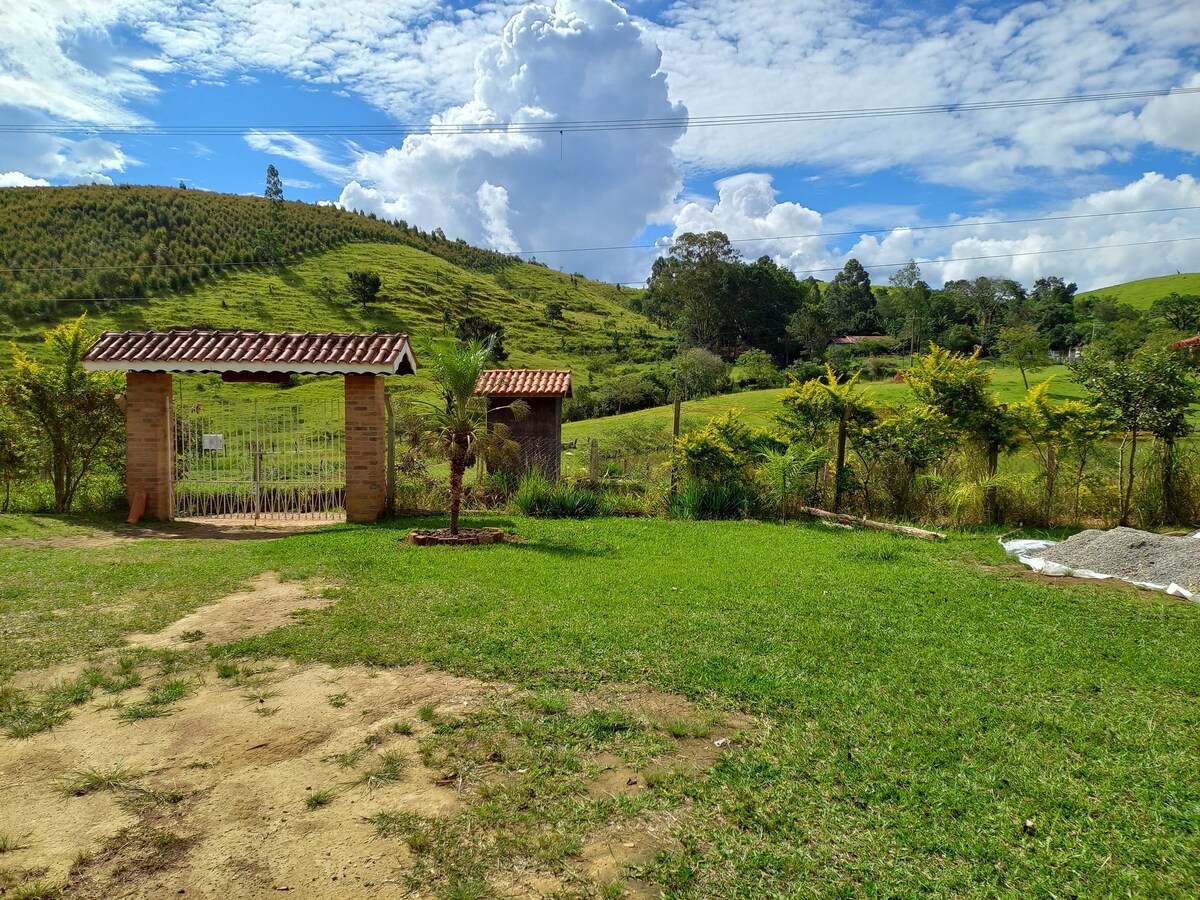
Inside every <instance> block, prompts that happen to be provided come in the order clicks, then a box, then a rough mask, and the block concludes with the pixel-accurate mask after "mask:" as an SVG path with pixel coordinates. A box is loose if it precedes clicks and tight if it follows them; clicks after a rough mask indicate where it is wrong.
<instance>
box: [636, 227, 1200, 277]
mask: <svg viewBox="0 0 1200 900" xmlns="http://www.w3.org/2000/svg"><path fill="white" fill-rule="evenodd" d="M1185 241H1200V235H1196V236H1194V237H1181V238H1161V239H1159V240H1155V241H1130V242H1129V243H1124V244H1097V245H1095V246H1093V247H1056V248H1053V249H1049V250H1018V251H1016V252H1013V253H991V254H986V255H982V256H951V257H948V258H946V259H925V260H917V262H918V263H919V264H920V265H924V266H944V265H947V264H949V263H957V262H979V261H981V260H987V259H1016V258H1017V257H1019V256H1044V255H1046V254H1050V253H1088V252H1091V251H1094V250H1119V249H1120V248H1122V247H1149V246H1152V245H1154V244H1178V243H1183V242H1185ZM910 262H912V260H909V259H906V260H904V261H903V262H887V263H877V262H873V263H866V264H865V265H864V266H863V268H866V269H903V268H904V267H905V266H907V265H908V264H909V263H910ZM843 268H844V267H843V266H824V267H822V268H819V269H792V270H791V272H792V274H793V275H817V274H819V273H821V272H840V271H842V269H843ZM619 283H620V284H623V285H626V286H631V285H639V284H644V283H645V282H642V281H622V282H619Z"/></svg>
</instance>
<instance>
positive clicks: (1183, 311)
mask: <svg viewBox="0 0 1200 900" xmlns="http://www.w3.org/2000/svg"><path fill="white" fill-rule="evenodd" d="M632 305H633V306H634V308H635V309H637V310H638V311H640V312H642V313H644V314H645V315H647V316H649V317H650V318H651V319H654V320H656V321H658V322H660V323H662V324H663V325H666V326H668V327H671V328H673V329H674V330H675V332H676V334H677V336H678V341H679V345H680V347H682V348H688V347H699V348H703V349H706V350H709V351H711V352H713V353H716V354H719V355H721V356H723V357H725V358H727V359H732V358H734V357H735V356H737V355H739V354H740V353H742V352H744V351H745V350H747V349H750V348H757V349H760V350H764V351H766V352H768V353H770V354H771V356H772V357H773V358H774V359H775V360H776V362H777V363H780V364H784V365H786V364H788V363H790V362H792V361H794V360H796V359H807V360H822V359H824V358H825V355H826V352H827V350H828V348H829V346H830V344H831V342H832V341H833V340H834V339H835V338H838V337H843V336H847V335H878V336H883V337H886V338H888V339H890V340H891V341H892V342H893V345H894V346H895V347H896V349H898V350H905V351H907V352H909V353H917V352H920V351H922V350H923V349H924V348H925V347H927V346H928V344H929V343H931V342H932V343H935V344H937V345H938V346H940V347H944V348H946V349H948V350H951V351H953V352H960V353H970V352H972V351H973V350H974V349H975V348H977V347H978V348H980V351H981V353H982V355H983V356H985V357H988V356H992V357H997V356H1001V355H1005V356H1007V357H1009V358H1011V359H1013V360H1014V361H1026V362H1035V361H1038V360H1040V359H1043V358H1044V359H1048V358H1049V355H1050V353H1051V352H1054V353H1058V354H1066V353H1068V352H1069V351H1070V350H1071V349H1072V348H1074V347H1077V346H1079V345H1080V344H1084V343H1090V344H1095V345H1097V346H1098V347H1102V348H1104V349H1105V350H1106V352H1108V353H1109V354H1110V355H1112V356H1115V357H1119V358H1126V357H1128V356H1129V355H1130V354H1131V353H1132V352H1133V351H1134V350H1135V349H1137V348H1138V347H1140V346H1141V345H1142V344H1143V343H1145V341H1146V339H1147V338H1148V337H1149V335H1150V334H1151V333H1152V332H1153V331H1155V330H1157V329H1164V330H1169V331H1172V332H1177V333H1184V334H1194V333H1196V332H1197V331H1200V297H1195V296H1179V295H1176V294H1172V295H1170V296H1167V297H1163V298H1161V299H1160V300H1158V301H1156V302H1155V303H1154V305H1153V306H1152V307H1151V308H1150V310H1149V311H1147V312H1142V311H1139V310H1137V309H1135V308H1134V307H1132V306H1129V305H1128V304H1123V303H1120V302H1118V301H1117V300H1115V299H1114V298H1112V297H1105V296H1083V297H1081V296H1078V295H1077V287H1076V285H1075V284H1074V283H1072V282H1068V281H1066V280H1064V279H1063V278H1061V277H1059V276H1047V277H1044V278H1039V279H1037V280H1036V281H1035V282H1034V283H1033V285H1032V287H1031V288H1029V289H1026V288H1025V287H1024V286H1023V285H1021V284H1020V283H1019V282H1017V281H1015V280H1013V279H1010V278H998V277H990V276H980V277H977V278H972V279H959V280H952V281H948V282H946V283H945V284H944V285H943V286H942V287H941V288H936V289H935V288H932V287H931V286H930V285H929V284H928V283H927V282H926V281H925V280H924V279H923V278H922V277H921V270H920V267H919V266H918V265H917V263H916V262H913V261H910V262H909V263H908V265H906V266H904V267H903V268H902V269H900V270H899V271H898V272H896V273H895V274H894V275H893V276H892V277H891V278H890V279H889V280H888V284H887V285H886V286H878V285H873V284H872V283H871V277H870V275H869V274H868V272H867V271H866V269H865V268H864V267H863V266H862V264H861V263H859V261H858V260H856V259H850V260H849V261H847V262H846V264H845V266H844V267H843V269H842V271H840V272H838V273H837V274H836V275H835V276H834V278H833V279H832V280H831V281H830V282H829V283H828V284H826V285H822V284H821V283H819V282H818V281H817V280H816V279H814V278H812V277H809V278H806V279H800V278H798V277H797V276H796V275H795V274H794V273H792V272H791V271H790V270H788V269H786V268H784V267H782V266H779V265H777V264H776V263H775V262H774V261H772V260H771V259H770V258H769V257H767V256H762V257H759V258H758V259H756V260H754V261H753V262H747V261H745V260H743V259H742V258H741V255H740V254H739V253H738V251H737V250H736V249H735V248H734V247H733V246H732V245H731V244H730V242H729V238H728V237H727V236H726V235H724V234H723V233H721V232H719V231H710V232H707V233H705V234H691V233H689V234H684V235H682V236H680V237H679V238H678V239H677V240H676V242H675V244H674V246H673V247H672V248H671V252H670V253H669V254H667V255H665V256H662V257H659V258H658V259H657V260H655V262H654V265H653V268H652V270H651V273H650V278H649V279H648V281H647V289H646V291H645V292H644V293H643V294H641V295H640V296H638V297H636V298H634V300H633V301H632ZM1014 329H1015V330H1014Z"/></svg>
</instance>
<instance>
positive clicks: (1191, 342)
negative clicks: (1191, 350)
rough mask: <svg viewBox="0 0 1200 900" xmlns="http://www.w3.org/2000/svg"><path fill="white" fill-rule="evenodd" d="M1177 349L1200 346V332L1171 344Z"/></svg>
mask: <svg viewBox="0 0 1200 900" xmlns="http://www.w3.org/2000/svg"><path fill="white" fill-rule="evenodd" d="M1171 346H1172V347H1173V348H1174V349H1176V350H1184V349H1186V348H1188V347H1200V334H1198V335H1196V336H1195V337H1190V338H1185V339H1184V340H1182V341H1179V342H1178V343H1175V344H1172V345H1171Z"/></svg>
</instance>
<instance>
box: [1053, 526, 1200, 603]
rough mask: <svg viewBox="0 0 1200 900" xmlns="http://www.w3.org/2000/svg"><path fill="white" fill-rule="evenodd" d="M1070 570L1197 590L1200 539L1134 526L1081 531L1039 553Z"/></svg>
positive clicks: (1199, 581)
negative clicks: (1154, 532)
mask: <svg viewBox="0 0 1200 900" xmlns="http://www.w3.org/2000/svg"><path fill="white" fill-rule="evenodd" d="M1040 555H1041V556H1042V557H1043V558H1045V559H1047V560H1049V561H1050V562H1056V563H1059V564H1061V565H1064V566H1070V567H1071V568H1072V569H1088V570H1090V571H1092V572H1101V573H1104V574H1107V575H1116V576H1117V577H1118V578H1124V579H1126V580H1128V581H1142V582H1149V583H1151V584H1162V585H1166V584H1170V583H1171V582H1172V581H1173V582H1175V583H1176V584H1178V585H1179V586H1181V587H1183V588H1186V589H1187V590H1188V591H1191V592H1192V593H1195V592H1197V591H1200V540H1197V539H1196V538H1193V537H1171V536H1169V535H1163V534H1151V533H1150V532H1148V531H1138V530H1137V529H1136V528H1112V529H1109V530H1108V531H1081V532H1080V533H1079V534H1077V535H1075V536H1074V537H1070V538H1067V540H1065V541H1063V542H1062V543H1060V544H1055V545H1054V546H1053V547H1050V548H1049V549H1048V550H1046V551H1045V552H1043V553H1042V554H1040Z"/></svg>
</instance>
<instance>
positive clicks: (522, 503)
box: [512, 469, 604, 519]
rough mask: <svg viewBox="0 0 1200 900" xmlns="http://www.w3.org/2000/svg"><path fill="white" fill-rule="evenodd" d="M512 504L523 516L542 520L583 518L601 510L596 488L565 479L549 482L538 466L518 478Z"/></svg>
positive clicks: (601, 502) (601, 501) (596, 513)
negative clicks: (519, 480) (555, 482)
mask: <svg viewBox="0 0 1200 900" xmlns="http://www.w3.org/2000/svg"><path fill="white" fill-rule="evenodd" d="M512 505H513V506H514V507H516V508H517V509H518V510H519V511H520V512H521V513H523V514H524V515H527V516H531V517H534V518H545V519H586V518H589V517H591V516H595V515H599V514H600V513H602V512H603V511H604V503H603V500H602V498H601V496H600V494H599V493H598V492H597V491H595V490H593V489H591V488H587V487H583V486H581V485H575V484H569V483H567V482H565V481H560V482H559V483H558V484H551V483H550V481H549V480H548V479H547V478H546V476H545V475H543V474H542V473H541V472H540V471H538V470H537V469H533V470H531V471H530V472H529V473H528V474H527V475H526V476H525V477H524V478H522V479H521V484H520V486H519V487H518V488H517V492H516V493H515V494H513V498H512Z"/></svg>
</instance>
